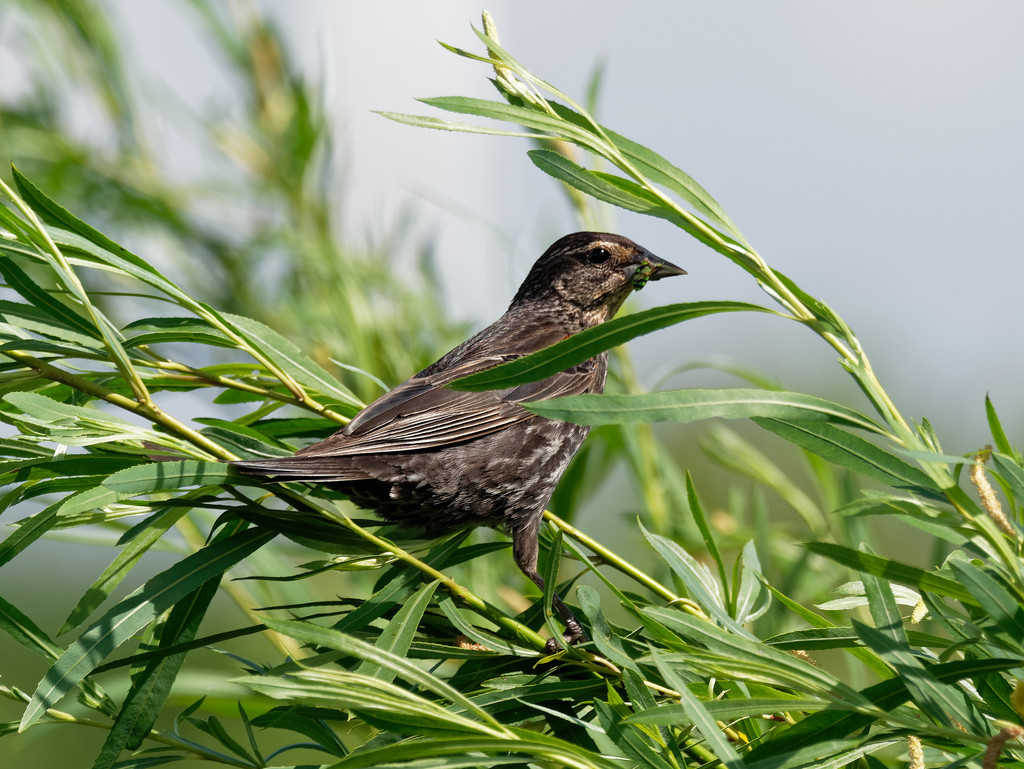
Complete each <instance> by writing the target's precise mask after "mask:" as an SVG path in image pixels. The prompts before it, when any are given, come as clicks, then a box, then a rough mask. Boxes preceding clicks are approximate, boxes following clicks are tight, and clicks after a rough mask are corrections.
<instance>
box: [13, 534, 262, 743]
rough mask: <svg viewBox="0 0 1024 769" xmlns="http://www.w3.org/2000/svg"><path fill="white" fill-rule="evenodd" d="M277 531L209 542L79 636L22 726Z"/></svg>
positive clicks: (48, 677) (46, 681) (35, 696)
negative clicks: (191, 593)
mask: <svg viewBox="0 0 1024 769" xmlns="http://www.w3.org/2000/svg"><path fill="white" fill-rule="evenodd" d="M274 536H276V535H275V534H274V533H273V532H266V531H262V530H260V529H247V530H245V531H242V532H239V533H238V534H235V535H233V536H231V537H228V538H226V539H223V540H220V541H218V542H215V543H213V544H211V545H207V546H206V547H204V548H203V549H202V550H199V551H197V552H195V553H193V554H192V555H190V556H188V557H187V558H184V559H182V560H181V561H179V562H178V563H176V564H175V565H174V566H172V567H171V568H169V569H167V570H166V571H163V572H161V573H160V574H157V575H156V576H155V577H153V578H152V579H150V580H149V581H148V582H146V584H145V585H143V586H142V587H141V588H140V589H139V590H137V591H135V592H134V593H132V594H131V595H130V596H128V597H127V598H125V599H124V600H122V601H120V602H119V603H118V604H117V605H116V606H113V607H112V608H111V609H110V610H109V611H108V612H107V613H106V614H104V615H103V616H102V617H101V618H100V619H99V620H97V621H96V622H95V623H94V624H93V625H92V626H91V627H90V628H89V629H88V630H86V631H85V632H84V633H82V635H81V636H79V638H78V640H77V641H75V642H74V643H73V644H71V646H69V647H68V648H67V650H66V651H65V652H64V653H63V654H62V655H61V656H60V659H58V660H57V662H56V663H55V664H54V665H53V667H51V668H50V670H49V671H48V672H47V673H46V675H45V676H44V677H43V680H42V681H40V682H39V686H38V687H37V688H36V691H35V694H33V695H32V700H31V702H29V704H28V707H27V708H26V709H25V714H24V715H23V716H22V719H21V726H20V727H19V728H20V730H21V731H24V730H25V729H27V728H29V727H30V726H32V725H33V724H34V723H35V722H36V721H38V720H39V718H40V717H41V716H42V714H43V712H44V711H45V710H46V709H47V708H49V707H50V706H52V705H53V704H54V703H56V702H57V701H58V700H59V699H60V698H61V697H63V696H64V695H65V694H67V693H68V691H70V690H71V689H72V688H73V687H74V686H76V685H77V684H78V683H79V682H80V681H82V679H83V678H85V676H87V675H88V674H89V673H90V672H91V671H92V669H93V668H95V667H96V666H97V665H98V664H99V663H100V662H101V661H102V660H103V659H105V658H106V657H107V656H108V655H109V654H110V653H111V652H113V651H114V649H116V648H117V647H118V646H120V645H121V644H122V643H124V642H125V641H127V640H128V639H130V638H131V637H132V636H133V635H134V634H135V633H136V632H138V631H139V630H141V629H142V628H144V627H145V626H146V625H148V624H149V623H150V622H152V621H153V620H154V619H156V618H157V617H159V616H160V615H161V614H162V613H163V612H165V611H166V610H167V609H169V608H170V607H171V606H173V605H174V604H175V603H177V602H178V601H180V600H181V599H182V598H184V597H185V596H186V595H188V594H189V593H190V592H192V591H193V590H195V589H196V588H197V587H198V586H199V585H201V584H203V583H204V582H206V581H207V580H208V579H211V578H213V577H214V576H216V575H218V574H221V573H223V572H224V571H225V570H227V569H229V568H230V567H232V566H234V565H235V564H236V563H238V562H239V561H241V560H242V559H243V558H245V557H246V556H248V555H249V554H251V553H253V552H255V551H256V550H258V549H259V548H260V547H262V546H263V545H265V544H266V543H267V542H269V541H270V540H271V539H273V538H274Z"/></svg>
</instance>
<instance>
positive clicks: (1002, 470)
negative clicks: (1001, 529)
mask: <svg viewBox="0 0 1024 769" xmlns="http://www.w3.org/2000/svg"><path fill="white" fill-rule="evenodd" d="M992 464H994V465H995V467H996V470H998V471H999V475H1000V476H1001V477H1002V479H1003V480H1004V481H1005V482H1006V485H1007V486H1009V487H1010V490H1011V491H1012V492H1013V496H1014V497H1016V498H1017V503H1018V504H1024V468H1021V466H1020V465H1019V464H1018V463H1017V462H1016V461H1015V460H1014V459H1013V458H1012V457H1011V456H1008V455H1005V454H993V455H992Z"/></svg>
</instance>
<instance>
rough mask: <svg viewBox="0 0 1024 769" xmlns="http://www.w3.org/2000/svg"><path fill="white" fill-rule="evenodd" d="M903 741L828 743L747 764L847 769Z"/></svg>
mask: <svg viewBox="0 0 1024 769" xmlns="http://www.w3.org/2000/svg"><path fill="white" fill-rule="evenodd" d="M901 742H903V738H900V739H892V738H878V739H873V740H870V741H867V742H865V741H864V740H863V739H852V740H825V741H822V742H820V743H816V744H815V745H813V746H810V747H807V748H803V749H800V750H794V751H791V752H789V753H783V754H780V755H776V756H773V757H772V758H771V759H766V760H764V761H757V762H755V763H750V762H747V769H811V767H813V769H845V767H848V766H857V765H858V759H861V758H863V757H864V756H868V755H870V754H872V753H874V752H875V751H878V750H881V749H882V748H888V747H891V746H892V745H898V744H899V743H901Z"/></svg>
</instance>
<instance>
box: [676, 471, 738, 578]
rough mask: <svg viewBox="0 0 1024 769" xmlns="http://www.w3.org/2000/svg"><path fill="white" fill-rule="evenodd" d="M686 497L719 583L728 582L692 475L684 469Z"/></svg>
mask: <svg viewBox="0 0 1024 769" xmlns="http://www.w3.org/2000/svg"><path fill="white" fill-rule="evenodd" d="M686 499H687V502H688V503H689V507H690V514H691V515H692V516H693V520H694V523H696V524H697V528H698V529H699V530H700V536H701V538H702V539H703V540H704V544H705V546H707V549H708V555H710V556H711V559H712V560H713V561H714V562H715V565H716V566H717V567H718V579H719V580H720V581H721V584H723V585H726V584H728V580H727V573H726V569H725V561H724V560H723V559H722V553H721V551H720V550H719V549H718V543H717V542H716V541H715V537H714V535H713V534H712V533H711V527H710V526H708V519H707V516H706V515H705V514H704V507H703V505H701V503H700V497H698V496H697V487H696V486H694V485H693V477H692V476H691V475H690V471H689V470H687V471H686Z"/></svg>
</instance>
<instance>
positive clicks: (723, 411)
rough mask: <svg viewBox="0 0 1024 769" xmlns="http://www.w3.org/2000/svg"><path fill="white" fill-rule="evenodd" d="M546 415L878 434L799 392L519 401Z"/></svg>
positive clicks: (854, 415)
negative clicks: (762, 423)
mask: <svg viewBox="0 0 1024 769" xmlns="http://www.w3.org/2000/svg"><path fill="white" fill-rule="evenodd" d="M523 405H524V406H525V407H526V408H528V409H529V410H530V411H532V412H534V413H535V414H540V415H541V416H544V417H548V418H549V419H561V420H564V421H566V422H575V423H576V424H583V425H609V424H632V423H635V422H668V421H671V422H695V421H697V420H700V419H709V418H711V417H720V418H723V419H745V418H750V417H772V418H775V419H793V420H798V419H799V420H822V421H829V422H836V423H838V424H843V425H848V426H851V427H859V428H862V429H865V430H870V431H871V432H877V433H881V432H882V428H880V427H879V426H878V425H877V424H876V423H875V422H873V421H871V420H870V419H868V418H867V417H866V416H864V415H863V414H860V413H859V412H857V411H854V410H853V409H849V408H847V407H846V406H841V405H839V404H838V403H832V402H831V401H827V400H824V399H822V398H816V397H814V396H813V395H803V394H802V393H792V392H775V391H772V390H752V389H744V388H736V389H722V390H701V389H690V390H667V391H664V392H656V393H646V394H643V395H573V396H570V397H567V398H554V399H552V400H548V401H533V402H530V403H524V404H523Z"/></svg>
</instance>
